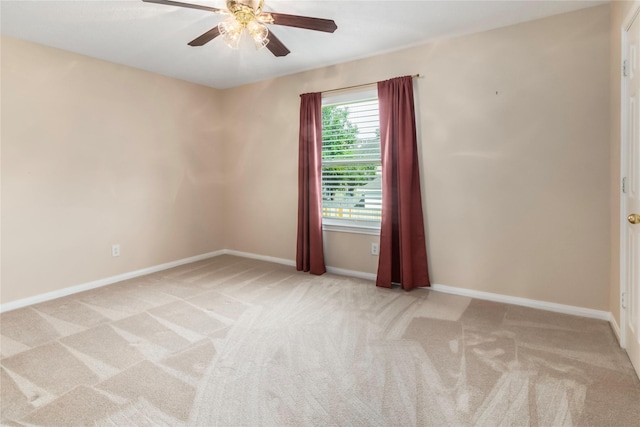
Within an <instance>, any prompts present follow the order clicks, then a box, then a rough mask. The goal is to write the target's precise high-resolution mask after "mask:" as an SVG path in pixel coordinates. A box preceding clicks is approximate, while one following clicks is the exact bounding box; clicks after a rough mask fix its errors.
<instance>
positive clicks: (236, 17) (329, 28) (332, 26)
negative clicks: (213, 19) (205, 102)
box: [142, 0, 338, 56]
mask: <svg viewBox="0 0 640 427" xmlns="http://www.w3.org/2000/svg"><path fill="white" fill-rule="evenodd" d="M142 1H144V2H148V3H157V4H164V5H168V6H178V7H186V8H189V9H199V10H205V11H208V12H213V13H218V14H221V15H227V18H226V19H224V20H223V21H221V22H220V23H219V24H218V25H216V26H215V27H213V28H212V29H210V30H209V31H207V32H206V33H204V34H202V35H201V36H200V37H197V38H195V39H194V40H191V41H190V42H189V46H203V45H205V44H207V43H209V42H210V41H211V40H213V39H215V38H216V37H218V36H220V35H222V38H223V39H224V41H225V42H226V43H227V44H228V45H229V46H230V47H232V48H237V47H238V45H239V43H240V40H241V38H242V35H243V34H244V33H245V32H246V33H248V34H249V35H250V36H251V38H252V39H253V41H254V43H255V45H256V48H258V49H260V48H262V47H266V48H267V49H269V50H270V51H271V53H273V54H274V55H275V56H287V55H288V54H289V53H290V50H289V49H287V47H286V46H285V45H284V44H283V43H282V42H281V41H280V39H278V38H277V37H276V36H275V34H273V32H272V31H271V30H269V29H267V27H266V25H265V24H273V25H285V26H287V27H296V28H304V29H306V30H315V31H324V32H326V33H333V32H334V31H335V30H336V29H337V28H338V26H337V25H336V23H335V22H334V21H333V20H332V19H322V18H311V17H307V16H299V15H286V14H284V13H275V12H264V11H263V9H262V8H263V6H264V0H227V8H226V9H218V8H215V7H209V6H202V5H199V4H191V3H182V2H177V1H172V0H142Z"/></svg>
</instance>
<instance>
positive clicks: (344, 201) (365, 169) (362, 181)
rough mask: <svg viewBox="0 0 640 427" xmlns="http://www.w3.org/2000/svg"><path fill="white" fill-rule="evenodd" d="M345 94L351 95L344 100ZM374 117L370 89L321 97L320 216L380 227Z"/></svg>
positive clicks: (338, 222) (328, 220)
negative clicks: (331, 96)
mask: <svg viewBox="0 0 640 427" xmlns="http://www.w3.org/2000/svg"><path fill="white" fill-rule="evenodd" d="M349 98H351V99H349ZM381 208H382V176H381V164H380V119H379V114H378V99H377V93H376V92H375V91H371V90H368V91H366V92H360V93H356V94H351V95H350V96H348V97H347V99H346V100H345V98H344V95H342V96H341V97H333V98H325V99H324V101H323V107H322V216H323V221H324V222H325V223H329V224H332V225H345V226H348V227H373V228H375V227H378V228H379V226H380V219H381Z"/></svg>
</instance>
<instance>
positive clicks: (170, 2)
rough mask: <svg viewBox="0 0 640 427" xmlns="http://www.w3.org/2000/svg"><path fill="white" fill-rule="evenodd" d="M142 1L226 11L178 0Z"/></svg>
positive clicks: (216, 11)
mask: <svg viewBox="0 0 640 427" xmlns="http://www.w3.org/2000/svg"><path fill="white" fill-rule="evenodd" d="M142 1H143V2H146V3H157V4H164V5H167V6H178V7H187V8H189V9H199V10H206V11H209V12H215V13H227V11H226V10H224V9H218V8H215V7H209V6H201V5H199V4H191V3H182V2H179V1H171V0H142Z"/></svg>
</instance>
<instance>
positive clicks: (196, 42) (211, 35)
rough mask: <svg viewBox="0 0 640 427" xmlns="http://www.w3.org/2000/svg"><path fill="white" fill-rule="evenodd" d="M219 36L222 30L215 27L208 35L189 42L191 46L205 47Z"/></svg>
mask: <svg viewBox="0 0 640 427" xmlns="http://www.w3.org/2000/svg"><path fill="white" fill-rule="evenodd" d="M219 35H220V30H219V29H218V26H217V25H216V26H215V27H213V28H212V29H210V30H209V31H207V32H206V33H204V34H203V35H201V36H200V37H198V38H196V39H193V40H191V41H190V42H189V46H203V45H205V44H207V43H209V42H210V41H211V40H213V39H215V38H216V37H218V36H219Z"/></svg>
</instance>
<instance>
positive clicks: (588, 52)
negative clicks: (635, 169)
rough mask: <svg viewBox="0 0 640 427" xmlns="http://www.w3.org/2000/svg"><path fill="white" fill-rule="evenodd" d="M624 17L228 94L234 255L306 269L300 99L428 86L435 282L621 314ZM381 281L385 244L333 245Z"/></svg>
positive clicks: (329, 238) (329, 251)
mask: <svg viewBox="0 0 640 427" xmlns="http://www.w3.org/2000/svg"><path fill="white" fill-rule="evenodd" d="M609 43H610V11H609V6H608V5H604V6H599V7H595V8H590V9H585V10H582V11H578V12H574V13H569V14H564V15H559V16H556V17H551V18H547V19H543V20H539V21H534V22H529V23H525V24H520V25H516V26H512V27H508V28H503V29H498V30H494V31H489V32H485V33H480V34H475V35H471V36H465V37H460V38H455V39H450V40H444V41H439V42H436V43H431V44H427V45H424V46H420V47H416V48H412V49H408V50H404V51H400V52H396V53H391V54H387V55H382V56H377V57H372V58H368V59H364V60H360V61H355V62H351V63H347V64H342V65H338V66H334V67H328V68H323V69H319V70H314V71H309V72H305V73H301V74H296V75H292V76H288V77H284V78H279V79H275V80H271V81H267V82H262V83H257V84H254V85H250V86H245V87H241V88H237V89H231V90H227V91H224V92H223V94H222V96H223V99H224V102H225V105H226V106H227V108H228V109H229V112H230V113H231V117H233V118H238V119H239V120H241V125H239V126H235V127H233V128H231V129H230V134H229V140H230V141H233V144H232V146H230V147H229V154H230V157H229V163H230V164H231V165H232V172H231V179H232V180H233V190H232V192H231V193H230V199H229V204H228V207H229V215H230V218H233V220H232V221H230V222H229V223H228V232H229V235H228V237H229V240H228V242H229V246H230V248H231V249H236V250H240V251H246V252H252V253H257V254H263V255H269V256H275V257H281V258H287V259H293V258H294V257H295V233H296V203H297V202H296V201H297V189H296V188H297V184H296V180H297V131H298V123H297V119H298V109H299V94H301V93H304V92H312V91H323V90H328V89H334V88H338V87H343V86H348V85H353V84H359V83H365V82H372V81H378V80H382V79H386V78H390V77H395V76H400V75H406V74H414V73H420V74H421V77H420V78H419V79H417V80H416V81H415V83H416V85H417V103H418V105H419V107H418V125H419V127H420V130H419V133H420V151H421V156H422V158H421V165H422V181H423V193H424V204H425V221H426V229H427V234H428V252H429V260H430V267H431V278H432V282H433V283H438V284H446V285H451V286H457V287H462V288H468V289H473V290H479V291H485V292H495V293H500V294H505V295H511V296H517V297H524V298H533V299H537V300H543V301H551V302H555V303H561V304H570V305H575V306H580V307H587V308H592V309H599V310H609V280H610V245H611V243H610V226H609V219H610V209H609V206H610V186H609V183H610V161H609V156H610V153H609V138H610V135H609V131H610V121H609V98H610V90H609V83H610V82H609V79H610V76H609V73H610V70H609V61H608V58H609V49H610V46H609ZM325 238H326V246H325V249H326V251H325V252H326V259H327V263H328V264H329V265H331V266H334V267H340V268H346V269H352V270H359V271H365V272H370V273H374V272H375V269H376V262H377V260H376V258H375V257H372V256H371V255H369V254H368V251H369V242H371V241H373V240H375V239H374V238H373V237H372V236H364V235H356V234H340V233H334V232H331V233H325Z"/></svg>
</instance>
